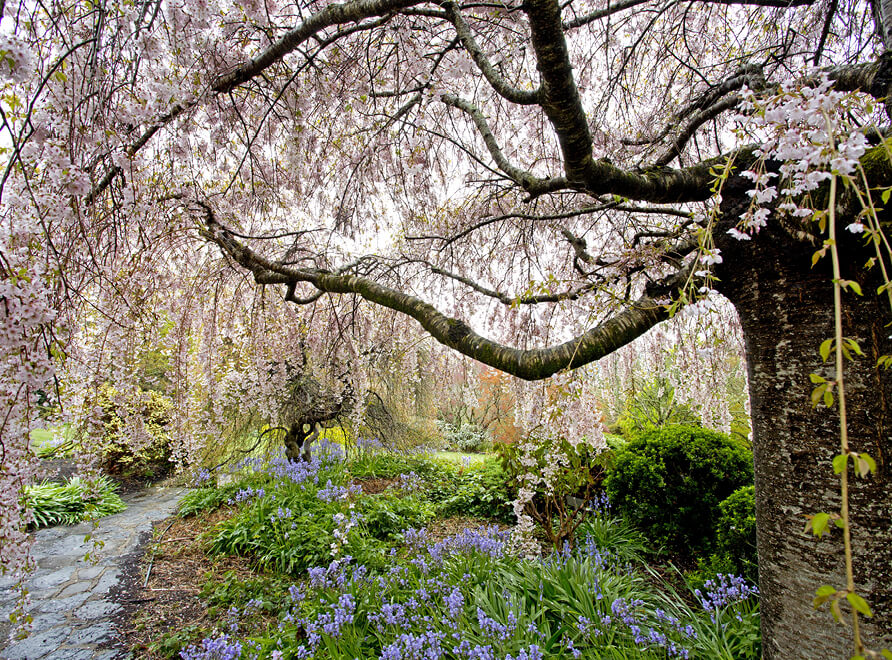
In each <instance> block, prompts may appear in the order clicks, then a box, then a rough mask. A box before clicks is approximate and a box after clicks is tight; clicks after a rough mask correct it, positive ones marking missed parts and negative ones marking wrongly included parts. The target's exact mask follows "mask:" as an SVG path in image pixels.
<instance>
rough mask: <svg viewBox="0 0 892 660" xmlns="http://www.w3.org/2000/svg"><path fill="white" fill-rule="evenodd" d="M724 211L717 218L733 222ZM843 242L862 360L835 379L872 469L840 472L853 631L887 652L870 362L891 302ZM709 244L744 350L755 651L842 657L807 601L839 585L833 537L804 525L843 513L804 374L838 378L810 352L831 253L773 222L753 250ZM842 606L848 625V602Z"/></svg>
mask: <svg viewBox="0 0 892 660" xmlns="http://www.w3.org/2000/svg"><path fill="white" fill-rule="evenodd" d="M728 206H730V204H728V205H727V206H726V209H725V210H726V217H734V218H736V217H738V214H739V210H737V211H736V212H735V210H734V209H729V208H728ZM729 211H730V212H729ZM848 222H849V221H848V220H847V221H845V222H840V223H839V224H840V226H841V227H844V226H845V225H846V224H848ZM842 233H844V234H845V233H846V232H842ZM840 239H841V241H842V240H847V242H848V245H846V244H844V243H841V251H842V255H841V256H842V258H843V263H844V266H843V268H844V271H843V274H842V276H843V277H844V278H849V279H854V280H857V281H859V282H860V283H861V286H862V290H863V292H864V296H863V297H861V298H859V297H857V296H855V295H854V294H852V293H844V294H843V297H844V300H843V334H844V335H845V336H847V337H851V338H854V339H855V340H857V342H858V343H859V344H860V346H861V348H862V349H863V351H864V353H865V356H864V357H860V358H857V359H855V360H854V361H847V362H846V366H845V372H844V377H845V391H846V401H847V410H848V429H849V442H850V449H851V450H852V451H856V452H866V453H868V454H870V455H871V456H872V457H873V458H874V459H875V460H876V462H877V467H878V471H877V474H875V475H872V476H870V477H868V478H865V479H860V478H855V477H854V476H852V472H851V470H850V472H849V474H850V494H851V511H852V537H853V545H854V551H853V555H854V562H855V571H854V572H855V585H856V591H857V593H859V594H860V595H861V596H863V597H864V598H865V599H866V600H867V601H868V603H869V604H870V607H871V608H872V609H873V611H874V615H875V616H874V617H873V618H872V619H867V618H864V617H861V619H860V620H861V624H862V635H863V638H864V640H865V643H866V644H867V648H869V649H874V650H880V649H881V648H892V479H890V468H892V465H890V456H892V441H890V434H892V370H888V371H887V370H883V369H880V368H877V366H876V365H877V358H878V357H879V356H880V355H887V354H892V340H890V337H889V336H890V334H892V326H889V325H888V324H889V323H890V322H892V314H890V310H889V301H888V299H887V298H886V297H879V296H877V295H876V290H877V286H878V285H879V284H880V282H879V280H878V279H877V278H876V277H874V275H873V274H872V273H868V271H866V270H865V269H864V267H863V265H864V263H865V262H866V260H867V256H865V254H864V251H863V250H861V249H860V246H859V245H858V243H861V239H860V238H858V239H857V240H856V239H855V238H854V237H852V236H851V235H847V236H844V237H840ZM718 240H719V245H720V247H721V248H722V253H723V256H724V263H723V265H722V267H721V268H720V269H719V270H718V271H717V275H718V276H719V277H720V278H721V283H720V289H721V291H722V293H723V294H724V295H726V296H727V297H728V298H729V299H730V300H731V301H732V302H733V303H734V305H735V307H736V308H737V312H738V314H739V315H740V321H741V324H742V327H743V333H744V338H745V342H746V353H747V368H748V373H749V388H750V396H751V399H752V423H753V450H754V458H755V480H756V522H757V530H758V531H757V536H758V551H759V587H760V591H761V594H762V595H761V612H762V639H763V650H764V651H763V652H764V657H765V658H766V659H770V660H790V659H792V658H808V659H809V660H814V659H817V658H832V659H836V658H849V657H851V656H852V655H854V651H853V646H852V631H851V629H850V628H846V627H843V626H842V625H840V624H838V623H836V622H834V620H833V619H832V617H831V614H830V613H829V611H828V607H827V605H826V604H825V605H824V606H823V607H822V608H821V610H819V611H816V610H815V609H814V607H813V605H812V601H813V598H814V595H815V590H816V589H818V587H820V586H822V585H825V584H829V585H832V586H834V587H836V588H837V589H845V585H846V581H845V577H844V565H845V563H844V561H845V560H844V554H843V544H842V533H841V530H839V529H837V528H836V527H835V526H833V525H831V526H830V527H831V532H830V533H829V534H825V536H824V538H823V539H817V538H815V537H814V536H813V535H812V534H811V533H810V532H809V533H805V532H804V531H803V530H804V526H805V522H806V518H805V516H806V514H814V513H818V512H820V511H825V512H827V513H831V514H832V513H834V512H837V513H838V512H839V510H840V481H839V477H838V476H837V475H835V474H834V472H833V469H832V466H831V461H832V460H833V457H834V456H836V455H837V454H839V453H840V444H839V438H840V433H839V416H838V409H837V408H836V407H835V406H834V407H832V408H830V409H828V408H825V407H824V406H823V405H820V406H818V407H817V408H815V407H812V405H811V398H810V394H811V392H812V390H813V388H814V387H815V386H814V385H813V384H812V383H811V382H810V380H809V374H812V373H817V374H820V375H821V376H823V377H825V378H827V379H828V380H832V379H834V378H835V368H834V361H833V357H832V355H831V358H830V360H828V361H827V362H826V363H824V362H822V360H821V357H820V355H819V353H818V348H819V346H820V345H821V342H822V341H824V340H825V339H829V338H831V337H833V335H834V323H833V309H834V307H833V285H832V275H831V273H830V256H829V254H828V255H827V257H825V258H824V259H823V260H822V261H821V262H820V263H819V264H818V265H817V266H815V267H814V268H812V266H811V256H812V254H813V253H814V251H815V249H816V248H815V247H813V246H811V245H808V244H806V243H802V242H797V241H794V240H793V239H791V238H790V236H789V234H788V233H787V232H785V231H784V230H782V229H781V228H779V227H777V226H776V225H771V226H770V227H769V228H768V229H766V230H763V231H762V232H761V233H760V234H759V235H758V236H757V237H755V238H754V239H753V240H752V241H751V242H737V241H734V240H732V239H730V238H728V237H727V236H724V235H722V236H721V237H720V238H718ZM846 271H848V272H846ZM868 275H869V277H868ZM834 394H835V392H834ZM842 605H843V608H842V609H843V612H844V614H845V616H846V617H847V618H848V613H849V608H848V606H847V604H846V603H845V599H843V601H842Z"/></svg>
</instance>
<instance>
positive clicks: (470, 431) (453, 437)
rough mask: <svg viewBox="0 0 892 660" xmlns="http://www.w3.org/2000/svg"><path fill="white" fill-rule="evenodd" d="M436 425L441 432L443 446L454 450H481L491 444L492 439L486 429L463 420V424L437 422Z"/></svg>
mask: <svg viewBox="0 0 892 660" xmlns="http://www.w3.org/2000/svg"><path fill="white" fill-rule="evenodd" d="M437 427H438V428H439V429H440V432H441V433H442V434H443V441H444V443H445V446H446V447H447V448H449V449H453V450H455V451H463V452H481V451H485V450H486V449H488V448H489V447H491V446H492V439H491V438H490V437H489V433H487V431H486V429H484V428H483V427H481V426H479V425H477V424H472V423H468V422H465V423H464V424H450V423H449V422H437Z"/></svg>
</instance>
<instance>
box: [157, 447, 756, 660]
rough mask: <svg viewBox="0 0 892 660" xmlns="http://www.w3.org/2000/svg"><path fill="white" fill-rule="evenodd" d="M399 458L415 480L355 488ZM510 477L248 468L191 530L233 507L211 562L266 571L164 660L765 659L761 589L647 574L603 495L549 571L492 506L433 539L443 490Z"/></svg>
mask: <svg viewBox="0 0 892 660" xmlns="http://www.w3.org/2000/svg"><path fill="white" fill-rule="evenodd" d="M403 461H409V462H410V463H411V464H412V465H413V467H415V468H416V470H414V471H412V472H407V473H401V474H398V475H397V476H395V477H391V478H390V481H389V483H388V485H387V486H386V488H384V489H383V490H382V491H381V492H378V493H366V492H363V490H362V488H361V486H359V485H358V484H359V483H361V480H358V479H357V477H356V476H355V475H354V474H353V470H354V469H355V470H356V471H357V472H358V473H360V474H362V475H364V477H365V478H367V475H368V473H369V466H370V465H372V464H380V465H385V466H386V465H395V464H401V463H402V462H403ZM496 466H498V463H497V462H495V461H490V462H487V463H486V464H485V465H484V466H482V467H479V468H468V467H464V466H457V465H454V464H452V465H451V466H450V465H448V464H444V463H442V462H437V461H435V460H430V459H425V458H420V457H417V456H413V457H408V458H407V457H394V456H388V457H381V458H378V459H374V460H373V459H372V457H370V456H365V457H362V458H361V459H358V461H357V462H356V463H355V464H354V463H352V462H350V461H345V460H343V459H342V457H341V456H340V455H339V454H338V452H337V451H336V450H329V451H326V452H323V453H322V454H321V455H319V456H316V457H314V459H313V460H312V461H310V462H299V463H294V462H289V461H286V460H284V459H283V458H280V457H274V458H273V459H272V460H270V461H268V462H261V461H258V460H250V461H246V462H245V463H244V464H243V465H242V466H239V469H238V471H237V472H235V473H234V474H233V476H232V478H233V481H232V482H230V483H228V484H226V485H224V486H221V487H219V488H218V487H216V486H213V485H210V484H209V485H207V486H205V487H204V488H202V489H196V490H195V491H193V492H192V493H190V494H189V495H188V496H187V497H186V498H185V499H184V501H183V504H182V506H181V515H182V516H192V515H204V514H206V513H207V512H208V511H210V510H212V509H213V508H215V507H219V506H225V507H227V508H229V509H231V515H230V517H227V518H225V519H224V520H222V521H221V522H219V523H217V524H216V526H214V527H213V528H211V529H210V530H209V532H208V534H207V538H206V544H207V547H208V549H209V551H210V553H211V555H216V556H225V555H227V554H234V555H239V556H243V557H246V558H248V559H249V560H250V562H251V563H252V564H253V565H254V566H255V568H256V569H257V570H258V571H263V572H262V573H260V572H258V573H257V578H256V579H246V578H245V577H244V576H235V575H232V576H223V577H222V578H220V577H219V576H218V577H217V578H216V579H215V580H211V581H210V582H208V583H206V584H205V585H204V587H203V595H204V597H205V599H206V603H207V605H208V607H209V611H210V612H212V613H213V616H212V617H211V618H212V619H213V617H216V619H215V620H214V621H213V623H210V624H207V625H205V626H203V627H202V628H200V629H196V630H190V631H188V633H189V634H185V633H184V632H183V631H182V630H177V631H175V632H174V633H172V634H171V635H169V636H168V637H165V638H164V639H163V640H161V641H159V642H158V643H156V644H155V645H154V647H153V648H154V649H155V652H156V655H153V656H150V657H158V655H159V654H160V655H164V654H163V653H161V652H160V649H164V653H167V654H168V655H169V656H170V655H173V654H175V653H178V654H179V657H181V658H185V659H186V660H199V659H201V660H211V659H215V658H229V659H235V658H394V659H395V658H406V659H411V658H469V659H470V658H475V659H480V660H485V659H488V658H492V659H493V660H495V659H498V660H519V659H520V658H524V659H525V660H531V659H533V658H666V657H682V658H727V659H728V660H731V659H741V658H744V659H745V658H757V657H759V653H760V637H759V632H758V625H759V615H758V602H757V598H756V591H755V588H754V587H752V586H751V585H749V584H748V583H746V582H745V581H744V580H742V579H741V578H738V577H735V576H729V575H720V576H712V579H711V581H709V582H707V583H706V584H705V585H704V587H703V588H702V589H701V590H700V591H699V592H697V593H695V592H693V591H689V590H686V589H685V588H684V587H683V586H679V584H674V585H673V584H670V583H668V582H667V581H665V580H664V579H662V578H661V577H659V576H658V575H657V574H656V573H655V572H654V571H652V570H651V569H650V568H649V567H648V565H647V563H646V561H645V560H646V559H647V558H648V557H649V555H650V552H651V549H650V548H649V547H648V542H647V541H646V539H645V537H644V536H643V535H642V534H641V532H639V531H638V530H636V529H635V528H634V527H632V526H631V525H630V524H629V523H627V522H625V521H624V520H623V519H622V518H620V517H619V516H617V515H614V514H613V513H611V509H610V506H609V503H608V502H606V500H604V499H603V498H599V500H598V506H595V507H593V511H592V512H591V513H590V515H589V516H588V517H587V518H586V519H585V520H584V521H583V522H582V523H581V524H580V526H579V527H578V529H577V530H576V534H575V536H574V537H573V538H572V539H570V540H569V541H568V543H567V544H566V545H565V547H564V548H563V549H560V550H558V551H556V552H550V551H549V552H545V553H544V554H541V555H539V556H523V555H521V554H520V552H519V547H520V546H519V545H518V544H517V543H516V542H515V539H514V538H513V536H512V532H511V531H510V530H508V529H506V528H505V526H504V525H502V526H497V525H496V524H495V523H496V521H497V520H498V512H499V508H498V507H497V506H496V507H493V509H492V511H493V513H494V516H492V517H490V520H492V521H493V522H491V523H490V522H487V521H486V516H484V515H482V514H483V513H484V511H485V507H484V506H483V502H484V498H482V497H478V499H477V500H476V501H477V502H478V508H477V509H475V510H476V511H477V512H478V515H479V519H478V523H477V524H474V525H471V526H469V527H466V528H464V529H459V530H453V531H451V532H450V533H448V534H440V533H437V532H436V531H432V530H435V529H436V528H437V525H438V519H435V518H434V516H444V515H445V516H448V515H449V513H450V512H451V509H450V508H449V507H444V506H443V502H447V501H449V498H443V492H444V491H446V490H447V489H448V486H447V481H446V480H449V479H451V480H452V481H449V482H448V483H452V484H465V485H467V484H468V483H473V484H475V485H474V489H475V492H478V491H479V490H483V489H485V488H487V487H488V488H490V489H491V490H493V491H496V490H498V489H502V488H503V487H504V483H505V482H504V475H502V477H501V478H497V475H498V472H497V469H496ZM472 478H473V479H472ZM469 479H472V480H471V481H468V480H469ZM486 484H488V486H486ZM471 499H473V498H469V500H468V501H470V500H471ZM493 499H494V500H497V499H498V497H497V496H496V494H495V493H493ZM425 525H429V526H428V527H427V528H426V527H425ZM543 547H544V546H543Z"/></svg>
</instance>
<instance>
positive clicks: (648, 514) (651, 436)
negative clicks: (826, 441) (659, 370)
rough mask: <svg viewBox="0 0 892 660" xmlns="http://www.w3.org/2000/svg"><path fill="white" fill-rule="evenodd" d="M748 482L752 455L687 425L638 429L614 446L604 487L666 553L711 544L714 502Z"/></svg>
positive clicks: (736, 443)
mask: <svg viewBox="0 0 892 660" xmlns="http://www.w3.org/2000/svg"><path fill="white" fill-rule="evenodd" d="M752 482H753V455H752V452H751V451H750V449H749V448H748V447H746V446H745V445H744V444H743V443H741V442H739V441H737V440H733V439H732V438H730V437H728V436H726V435H723V434H721V433H717V432H715V431H709V430H707V429H702V428H695V427H689V426H667V427H665V428H662V429H656V430H653V431H648V432H646V433H642V434H641V435H639V436H638V437H636V438H633V439H632V440H630V441H629V442H628V443H627V444H626V445H625V446H623V447H622V448H620V449H618V450H617V452H616V455H615V457H614V459H613V466H612V469H611V471H610V474H609V475H608V477H607V480H606V483H605V486H606V489H607V493H608V495H609V496H610V501H611V502H612V504H613V506H614V507H615V508H616V510H617V511H619V512H620V513H622V514H623V515H624V516H625V517H626V518H627V519H628V520H629V522H631V523H632V524H634V525H635V526H637V527H638V528H639V529H640V530H641V531H642V532H644V533H645V534H646V535H647V536H648V537H649V538H650V539H651V540H652V541H654V542H656V543H658V544H662V545H665V546H666V548H667V549H668V550H669V551H673V552H677V551H684V552H685V553H689V552H691V551H693V552H694V553H700V552H702V551H705V550H709V549H711V548H712V547H713V546H714V535H715V531H714V530H715V526H716V523H717V521H718V518H719V515H720V509H719V503H720V502H722V501H723V500H724V499H725V498H727V497H728V496H729V495H731V494H732V493H733V492H734V491H735V490H737V489H738V488H740V487H741V486H746V485H749V484H751V483H752Z"/></svg>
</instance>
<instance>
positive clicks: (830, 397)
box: [824, 387, 833, 408]
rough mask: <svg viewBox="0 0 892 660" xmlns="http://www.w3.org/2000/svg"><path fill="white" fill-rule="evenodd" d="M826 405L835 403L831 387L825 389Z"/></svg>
mask: <svg viewBox="0 0 892 660" xmlns="http://www.w3.org/2000/svg"><path fill="white" fill-rule="evenodd" d="M824 405H825V406H827V407H828V408H829V407H830V406H832V405H833V392H831V391H830V388H829V387H828V388H827V389H826V390H824Z"/></svg>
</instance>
